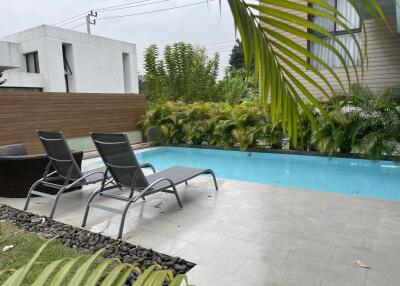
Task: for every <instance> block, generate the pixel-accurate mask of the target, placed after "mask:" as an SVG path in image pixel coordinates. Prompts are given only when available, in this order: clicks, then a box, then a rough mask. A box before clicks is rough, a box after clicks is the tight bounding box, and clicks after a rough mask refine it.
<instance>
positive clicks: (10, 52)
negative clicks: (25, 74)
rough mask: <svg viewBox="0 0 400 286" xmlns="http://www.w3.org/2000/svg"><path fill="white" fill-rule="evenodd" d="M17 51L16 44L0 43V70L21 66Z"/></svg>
mask: <svg viewBox="0 0 400 286" xmlns="http://www.w3.org/2000/svg"><path fill="white" fill-rule="evenodd" d="M18 49H19V45H18V44H15V43H10V42H0V68H4V69H7V68H15V67H19V66H20V65H21V62H20V59H19V52H18Z"/></svg>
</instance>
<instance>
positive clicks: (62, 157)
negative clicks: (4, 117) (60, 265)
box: [24, 131, 154, 218]
mask: <svg viewBox="0 0 400 286" xmlns="http://www.w3.org/2000/svg"><path fill="white" fill-rule="evenodd" d="M38 135H39V139H40V141H41V142H42V144H43V147H44V150H45V151H46V154H47V157H48V159H49V163H48V164H47V167H46V169H45V172H44V175H43V177H42V178H40V179H39V180H38V181H36V182H35V183H34V184H33V185H32V186H31V188H30V189H29V192H28V195H27V199H26V203H25V207H24V210H27V209H28V206H29V202H30V200H31V197H32V195H37V196H40V197H46V198H49V199H52V200H54V203H53V207H52V209H51V212H50V215H49V217H50V218H53V217H54V212H55V210H56V208H57V204H58V201H59V199H60V197H61V195H62V194H63V193H65V192H67V191H69V190H71V189H74V188H76V187H82V186H85V185H89V184H95V183H98V182H101V181H102V180H103V179H104V173H105V171H106V168H105V167H102V168H98V169H94V170H90V171H87V172H82V170H81V169H80V167H79V165H78V164H77V162H76V160H75V158H74V156H73V154H72V153H71V150H70V148H69V146H68V144H67V142H66V141H65V139H64V135H63V134H62V133H61V132H48V131H38ZM142 167H149V168H152V169H153V170H154V167H153V166H152V165H151V164H145V165H143V166H142ZM39 186H45V187H48V188H52V189H54V190H55V194H54V195H53V194H49V193H46V192H42V191H38V190H37V188H38V187H39Z"/></svg>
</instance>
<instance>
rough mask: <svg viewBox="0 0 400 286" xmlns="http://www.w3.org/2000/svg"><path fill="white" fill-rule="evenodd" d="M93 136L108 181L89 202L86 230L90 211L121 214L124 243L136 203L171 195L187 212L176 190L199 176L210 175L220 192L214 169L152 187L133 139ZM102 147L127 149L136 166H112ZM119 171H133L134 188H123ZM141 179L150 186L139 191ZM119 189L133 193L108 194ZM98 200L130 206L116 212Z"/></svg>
mask: <svg viewBox="0 0 400 286" xmlns="http://www.w3.org/2000/svg"><path fill="white" fill-rule="evenodd" d="M98 135H100V136H101V135H110V136H112V135H115V136H120V139H121V140H120V141H118V142H105V141H101V140H99V139H98V138H97V136H98ZM91 136H92V139H93V142H94V143H95V145H96V148H97V150H98V152H99V154H100V156H101V157H102V159H103V161H104V164H105V165H106V172H105V173H104V178H103V181H102V183H101V187H100V189H99V190H97V191H96V192H94V193H93V194H92V195H91V196H90V198H89V200H88V202H87V204H86V210H85V214H84V217H83V222H82V227H85V225H86V222H87V218H88V214H89V209H90V207H93V208H97V209H101V210H104V211H108V212H111V213H115V214H119V215H121V216H122V217H121V222H120V226H119V231H118V239H120V238H121V237H122V234H123V229H124V225H125V219H126V215H127V212H128V210H129V207H130V206H131V205H132V204H133V203H135V202H137V201H138V200H140V199H142V200H145V198H146V197H147V196H149V195H152V194H155V193H158V192H163V193H169V194H173V195H175V197H176V200H177V202H178V205H179V207H181V208H183V205H182V202H181V200H180V198H179V194H178V191H177V189H176V186H177V185H179V184H181V183H185V184H188V183H187V182H188V181H189V180H191V179H193V178H195V177H197V176H200V175H203V174H209V175H211V176H212V177H213V179H214V185H215V189H216V190H218V184H217V180H216V177H215V174H214V172H213V171H212V170H211V169H204V170H201V171H200V172H198V173H196V174H194V175H192V176H189V177H186V178H184V179H182V180H179V181H175V182H174V181H173V180H171V179H170V178H168V177H162V178H159V179H158V180H156V181H154V182H152V183H149V182H148V181H147V179H146V176H145V175H144V174H143V173H142V170H141V168H139V167H138V166H139V165H138V164H136V163H137V159H136V157H135V154H134V152H133V150H132V148H131V146H130V143H129V139H128V137H127V136H126V135H125V134H95V133H92V134H91ZM102 144H103V145H115V146H119V147H121V146H123V147H125V148H126V149H125V150H126V151H127V150H130V151H129V156H132V158H133V162H135V164H133V165H129V166H120V165H115V164H111V163H110V162H108V160H107V158H106V156H105V155H104V153H103V150H102V148H101V145H102ZM118 169H125V170H130V171H131V172H132V181H131V184H130V185H126V184H123V183H121V181H120V180H118V176H116V175H115V173H114V172H113V170H114V171H115V170H118ZM152 169H153V173H155V174H156V172H155V170H154V168H152ZM160 173H162V171H161V172H160ZM110 175H111V177H112V178H113V184H112V185H109V186H107V178H109V177H110ZM139 177H141V179H142V180H143V181H144V182H145V184H146V186H145V187H143V186H142V187H139V188H138V187H137V180H138V178H139ZM162 182H166V184H164V185H161V186H159V187H157V185H160V183H162ZM115 188H119V189H123V188H128V189H130V193H129V196H128V197H124V196H120V195H116V194H112V193H109V192H107V191H108V190H111V189H115ZM135 192H138V194H136V195H135ZM97 196H102V197H108V198H112V199H116V200H120V201H125V202H126V204H125V207H124V209H123V210H119V209H116V208H111V207H108V206H104V205H100V204H96V203H93V200H94V199H95V198H96V197H97Z"/></svg>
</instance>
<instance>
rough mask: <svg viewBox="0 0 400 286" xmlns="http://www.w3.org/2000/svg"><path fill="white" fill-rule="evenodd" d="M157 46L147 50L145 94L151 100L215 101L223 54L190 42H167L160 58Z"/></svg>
mask: <svg viewBox="0 0 400 286" xmlns="http://www.w3.org/2000/svg"><path fill="white" fill-rule="evenodd" d="M159 57H160V55H159V50H158V47H157V46H156V45H152V46H150V47H149V48H148V49H147V50H146V52H145V68H146V75H145V86H146V88H145V94H146V96H147V98H148V99H149V100H152V101H156V100H181V101H184V102H187V103H189V102H194V101H215V100H218V98H217V95H218V92H217V76H218V67H219V55H218V54H215V55H214V56H213V57H212V58H209V57H208V56H207V54H206V51H205V50H204V49H202V48H200V47H195V46H193V45H191V44H187V43H183V42H180V43H175V44H173V45H167V46H166V47H165V49H164V57H163V59H159Z"/></svg>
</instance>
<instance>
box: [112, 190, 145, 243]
mask: <svg viewBox="0 0 400 286" xmlns="http://www.w3.org/2000/svg"><path fill="white" fill-rule="evenodd" d="M141 197H142V196H141V195H140V196H138V197H136V198H134V199H132V200H130V201H129V202H128V203H127V204H126V206H125V209H124V212H123V213H122V217H121V222H120V225H119V231H118V239H120V238H121V237H122V233H123V231H124V226H125V218H126V214H127V213H128V210H129V207H130V206H131V204H133V203H135V202H136V201H137V200H138V199H140V198H141Z"/></svg>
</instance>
